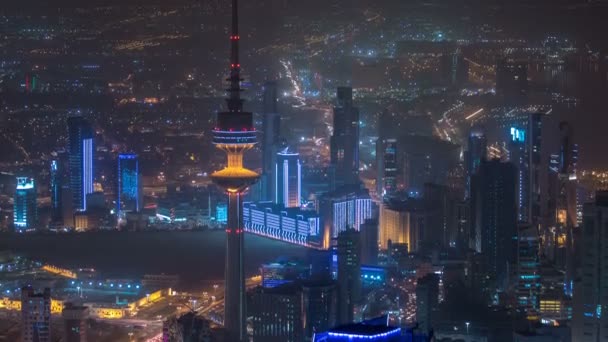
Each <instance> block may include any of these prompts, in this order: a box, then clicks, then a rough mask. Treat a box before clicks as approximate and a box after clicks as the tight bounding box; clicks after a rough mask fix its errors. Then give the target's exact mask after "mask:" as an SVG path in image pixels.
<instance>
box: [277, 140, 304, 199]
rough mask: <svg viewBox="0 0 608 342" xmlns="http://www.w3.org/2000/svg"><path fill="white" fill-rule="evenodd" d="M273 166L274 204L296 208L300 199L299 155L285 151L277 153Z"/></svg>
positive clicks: (300, 170)
mask: <svg viewBox="0 0 608 342" xmlns="http://www.w3.org/2000/svg"><path fill="white" fill-rule="evenodd" d="M276 161H277V163H276V165H275V172H274V174H275V177H276V178H275V187H274V188H275V191H276V192H275V195H274V198H275V203H278V204H282V205H283V206H285V208H297V207H299V206H300V201H301V199H302V165H301V164H300V154H299V153H297V152H289V151H288V150H287V149H285V150H283V151H281V152H279V153H277V156H276Z"/></svg>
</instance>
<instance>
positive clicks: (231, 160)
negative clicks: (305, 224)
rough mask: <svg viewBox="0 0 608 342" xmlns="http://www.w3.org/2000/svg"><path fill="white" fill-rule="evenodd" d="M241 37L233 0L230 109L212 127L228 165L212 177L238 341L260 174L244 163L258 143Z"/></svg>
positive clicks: (243, 327) (233, 336)
mask: <svg viewBox="0 0 608 342" xmlns="http://www.w3.org/2000/svg"><path fill="white" fill-rule="evenodd" d="M239 40H240V36H239V26H238V0H232V33H231V35H230V42H231V56H230V77H229V81H230V88H229V89H228V92H229V97H228V99H227V100H226V102H227V105H228V111H225V112H220V113H218V115H217V123H216V127H215V129H214V130H213V144H214V145H215V146H216V147H217V148H218V149H220V150H222V151H224V152H225V153H226V156H227V165H226V167H225V168H224V169H222V170H220V171H216V172H214V173H213V174H212V175H211V178H212V179H213V182H214V183H215V184H217V185H218V186H219V187H220V188H222V189H224V190H225V191H226V193H227V195H228V222H227V224H226V264H225V266H226V270H225V285H224V286H225V296H224V298H225V299H224V307H225V310H224V327H225V328H226V333H227V335H228V340H229V341H235V342H239V341H245V340H246V338H247V323H246V318H247V317H246V316H247V310H246V308H245V303H246V301H245V291H246V288H245V275H244V268H245V266H244V264H243V253H244V229H243V222H242V221H243V218H242V217H243V203H242V199H243V195H244V193H245V191H247V189H248V187H249V186H250V185H252V184H254V183H255V182H256V181H257V180H258V174H257V173H255V172H253V171H251V170H249V169H247V168H245V167H244V166H243V154H244V153H245V151H247V150H250V149H251V148H253V146H254V145H255V143H256V131H255V128H254V127H253V115H252V113H250V112H245V111H243V100H242V99H241V94H240V93H241V91H242V89H241V75H240V73H241V64H240V62H239Z"/></svg>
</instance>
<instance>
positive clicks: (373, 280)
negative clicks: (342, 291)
mask: <svg viewBox="0 0 608 342" xmlns="http://www.w3.org/2000/svg"><path fill="white" fill-rule="evenodd" d="M385 281H386V269H385V268H383V267H377V266H365V265H362V266H361V283H362V285H363V286H364V287H374V286H380V285H383V284H384V282H385Z"/></svg>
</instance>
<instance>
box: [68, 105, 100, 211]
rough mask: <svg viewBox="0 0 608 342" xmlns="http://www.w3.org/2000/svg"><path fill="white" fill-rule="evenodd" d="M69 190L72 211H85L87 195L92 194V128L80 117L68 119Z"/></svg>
mask: <svg viewBox="0 0 608 342" xmlns="http://www.w3.org/2000/svg"><path fill="white" fill-rule="evenodd" d="M68 139H69V147H70V148H69V152H70V158H69V159H70V188H71V189H72V201H73V208H74V210H86V209H87V194H90V193H92V192H93V153H94V151H95V150H94V148H93V128H92V127H91V125H90V124H89V122H88V121H87V120H86V119H85V118H83V117H82V116H72V117H69V118H68Z"/></svg>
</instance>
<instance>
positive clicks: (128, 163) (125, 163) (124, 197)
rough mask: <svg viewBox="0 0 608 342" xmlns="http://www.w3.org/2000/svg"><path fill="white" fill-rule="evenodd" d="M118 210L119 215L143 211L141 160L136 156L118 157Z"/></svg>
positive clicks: (128, 154)
mask: <svg viewBox="0 0 608 342" xmlns="http://www.w3.org/2000/svg"><path fill="white" fill-rule="evenodd" d="M117 195H118V196H117V198H116V209H117V212H118V214H119V215H120V214H121V213H124V212H137V211H139V210H140V209H141V180H140V175H139V160H138V158H137V155H136V154H130V153H126V154H120V155H118V194H117Z"/></svg>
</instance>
